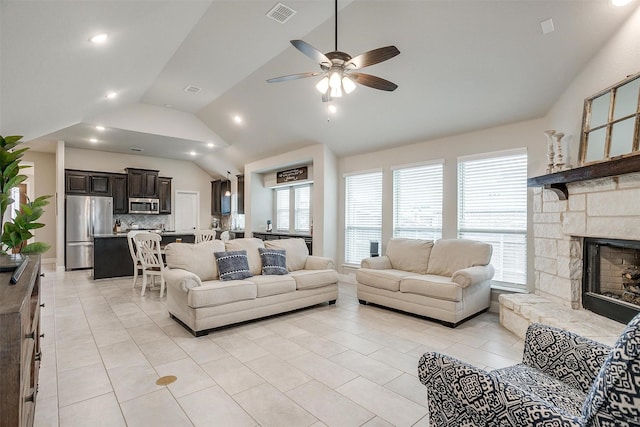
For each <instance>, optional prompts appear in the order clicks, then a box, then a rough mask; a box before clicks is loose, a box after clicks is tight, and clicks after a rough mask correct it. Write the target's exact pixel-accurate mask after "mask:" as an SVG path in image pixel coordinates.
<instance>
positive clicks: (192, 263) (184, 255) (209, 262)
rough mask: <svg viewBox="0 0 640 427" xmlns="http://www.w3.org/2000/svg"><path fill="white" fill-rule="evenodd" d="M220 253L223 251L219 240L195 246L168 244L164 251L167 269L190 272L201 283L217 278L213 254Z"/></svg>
mask: <svg viewBox="0 0 640 427" xmlns="http://www.w3.org/2000/svg"><path fill="white" fill-rule="evenodd" d="M222 251H224V243H223V242H222V241H220V240H212V241H210V242H203V243H198V244H197V245H194V244H191V243H170V244H168V245H167V246H166V247H165V249H164V253H165V258H166V261H167V267H169V268H181V269H183V270H187V271H190V272H192V273H194V274H195V275H196V276H198V277H199V278H200V280H202V281H205V280H214V279H217V278H218V266H217V264H216V259H215V256H214V255H213V253H214V252H222Z"/></svg>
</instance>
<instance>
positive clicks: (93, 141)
mask: <svg viewBox="0 0 640 427" xmlns="http://www.w3.org/2000/svg"><path fill="white" fill-rule="evenodd" d="M89 142H92V143H94V144H95V143H96V142H98V140H97V139H96V138H89Z"/></svg>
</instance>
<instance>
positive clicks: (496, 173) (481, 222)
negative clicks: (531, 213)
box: [458, 148, 528, 289]
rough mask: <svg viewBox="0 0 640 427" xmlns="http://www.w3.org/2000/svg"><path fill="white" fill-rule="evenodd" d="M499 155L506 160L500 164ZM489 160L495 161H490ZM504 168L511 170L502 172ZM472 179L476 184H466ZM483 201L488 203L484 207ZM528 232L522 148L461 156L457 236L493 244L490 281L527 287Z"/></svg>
mask: <svg viewBox="0 0 640 427" xmlns="http://www.w3.org/2000/svg"><path fill="white" fill-rule="evenodd" d="M523 157H524V159H523ZM500 159H502V161H503V162H504V161H509V163H503V164H499V161H500ZM509 159H511V160H509ZM492 160H495V161H496V163H494V164H493V165H488V164H487V162H491V161H492ZM523 160H524V165H523V164H522V161H523ZM513 162H519V163H516V164H514V163H513ZM509 165H511V166H512V169H511V170H510V169H508V167H509ZM487 166H493V169H491V168H488V167H487ZM474 169H475V170H474ZM505 171H507V172H510V174H509V175H507V176H505V175H504V173H505ZM476 179H477V180H476ZM470 180H474V181H473V183H475V184H476V185H475V188H474V187H471V188H470V187H469V185H473V184H471V183H469V182H468V181H470ZM483 180H484V181H483ZM478 183H480V184H481V185H477V184H478ZM470 192H472V193H471V195H470V194H469V193H470ZM483 200H491V203H487V204H486V205H483V204H482V203H483ZM467 206H468V207H467ZM474 216H475V218H476V219H475V220H474ZM527 232H528V230H527V150H526V148H522V149H515V150H505V151H498V152H491V153H484V154H479V155H474V156H464V157H459V158H458V238H469V239H473V240H480V241H485V242H487V243H491V244H492V246H493V255H492V258H491V264H492V265H493V266H494V267H495V269H496V275H495V276H494V279H493V280H494V282H499V284H500V285H502V286H505V287H508V288H516V289H525V288H526V283H527Z"/></svg>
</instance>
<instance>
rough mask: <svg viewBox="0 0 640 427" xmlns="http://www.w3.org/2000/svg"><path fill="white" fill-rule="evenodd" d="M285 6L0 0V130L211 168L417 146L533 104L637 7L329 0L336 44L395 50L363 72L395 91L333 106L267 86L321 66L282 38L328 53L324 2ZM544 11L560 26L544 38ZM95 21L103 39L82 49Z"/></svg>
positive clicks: (568, 0)
mask: <svg viewBox="0 0 640 427" xmlns="http://www.w3.org/2000/svg"><path fill="white" fill-rule="evenodd" d="M282 2H283V3H284V4H286V5H287V6H289V7H290V8H292V9H293V10H295V11H296V13H295V15H293V16H292V17H291V18H290V19H289V20H288V21H287V22H286V23H284V24H281V23H279V22H276V21H274V20H272V19H270V18H268V17H266V16H265V14H266V13H267V12H268V11H269V10H270V9H271V8H272V7H273V6H274V5H275V4H276V3H277V1H276V0H254V1H251V0H245V1H238V0H214V1H200V0H161V1H150V0H145V1H129V0H124V1H99V0H92V1H88V0H85V1H73V0H66V1H56V0H45V1H20V0H15V1H8V0H3V1H2V2H1V3H0V25H1V26H0V61H1V63H0V99H1V101H0V102H1V104H0V130H1V132H2V134H5V135H6V134H22V135H25V138H26V140H28V141H30V145H31V146H32V148H33V149H34V150H43V151H46V150H49V149H50V147H51V146H52V143H53V142H55V141H57V140H64V141H66V143H67V145H68V146H70V147H79V148H87V149H95V150H103V151H114V152H121V153H128V154H133V153H136V152H132V151H131V149H132V148H137V149H142V150H143V151H142V152H141V154H142V155H149V156H158V157H167V158H175V159H185V160H193V161H194V162H195V163H197V164H198V165H199V166H200V167H202V168H203V169H204V170H206V171H208V172H209V173H210V174H211V175H214V176H215V175H224V173H225V171H226V170H228V169H235V170H242V165H244V164H245V163H247V162H250V161H254V160H257V159H259V158H262V157H264V156H269V155H273V154H278V153H282V152H285V151H288V150H291V149H294V148H299V147H301V146H305V145H308V144H311V143H322V144H326V145H327V146H329V147H330V148H331V150H332V151H333V152H335V153H336V155H338V156H344V155H350V154H355V153H360V152H366V151H371V150H376V149H381V148H385V147H391V146H397V145H403V144H407V143H412V142H418V141H426V140H429V139H433V138H436V137H441V136H445V135H451V134H456V133H462V132H468V131H473V130H476V129H483V128H488V127H492V126H496V125H501V124H505V123H510V122H515V121H519V120H525V119H530V118H536V117H540V116H542V115H544V114H545V113H546V112H547V111H548V109H549V108H550V107H551V106H552V105H553V103H554V101H555V100H556V99H557V98H558V96H559V95H560V94H561V92H562V91H563V89H564V88H565V87H567V85H568V84H569V83H570V82H571V80H572V79H573V78H574V77H575V76H576V74H577V73H578V72H579V70H580V69H581V68H582V67H583V66H584V65H585V64H586V62H587V61H588V60H589V59H590V58H591V57H592V56H593V55H594V54H595V53H596V52H597V51H598V50H599V49H600V48H601V47H602V46H603V45H604V43H605V42H606V41H607V40H608V39H609V38H610V37H611V36H612V35H613V34H614V33H615V32H616V30H617V29H618V28H619V27H620V25H621V24H622V23H623V22H624V20H625V19H626V18H627V17H628V16H629V14H630V13H631V11H632V10H633V9H634V8H636V7H637V4H635V3H632V4H631V5H629V6H627V7H623V8H614V7H612V6H610V5H609V3H608V2H607V0H564V1H542V0H510V1H509V0H507V1H505V0H498V1H493V0H486V1H477V0H446V1H445V0H442V1H437V0H432V1H427V0H425V1H420V0H406V1H405V0H390V1H383V0H380V1H372V0H353V1H349V0H339V3H338V4H339V14H338V30H339V46H338V47H339V50H341V51H344V52H347V53H350V54H351V55H352V56H355V55H356V54H358V53H362V52H365V51H368V50H371V49H374V48H378V47H381V46H387V45H395V46H397V47H398V49H399V50H400V52H401V53H400V55H399V56H397V57H395V58H393V59H391V60H389V61H386V62H384V63H381V64H377V65H373V66H371V67H369V68H366V69H365V70H363V71H365V72H367V73H371V74H374V75H377V76H380V77H383V78H385V79H388V80H391V81H393V82H395V83H396V84H398V86H399V88H398V89H397V90H396V91H394V92H383V91H378V90H374V89H371V88H368V87H364V86H359V87H358V88H357V89H356V91H355V92H353V93H351V94H349V95H347V96H344V97H342V98H340V99H337V100H335V102H334V104H335V105H336V107H337V112H336V113H330V112H328V110H327V104H326V103H323V102H321V97H320V95H319V94H318V93H317V91H316V90H315V87H314V86H315V84H316V82H317V81H318V80H319V77H313V78H308V79H301V80H295V81H289V82H282V83H275V84H269V83H266V79H268V78H271V77H276V76H281V75H286V74H293V73H298V72H305V71H319V67H318V65H317V64H316V63H314V62H313V61H312V60H311V59H309V58H308V57H306V56H304V55H302V54H301V53H300V52H299V51H297V50H296V49H295V48H293V47H292V46H291V44H290V43H289V41H290V40H292V39H303V40H305V41H306V42H308V43H310V44H312V45H313V46H315V47H317V48H318V49H319V50H320V51H322V52H329V51H332V50H333V44H334V23H333V17H334V14H333V2H332V1H331V0H314V1H310V0H302V1H290V0H283V1H282ZM549 18H552V19H553V25H554V28H555V31H553V32H551V33H548V34H543V32H542V30H541V22H543V21H545V20H547V19H549ZM100 32H106V33H108V34H109V40H108V42H107V43H105V44H103V45H93V44H91V43H90V42H89V41H88V39H89V37H91V36H92V35H94V34H97V33H100ZM636 71H637V70H630V73H631V72H636ZM621 77H623V76H621ZM189 85H191V86H194V87H197V88H200V89H201V90H200V91H199V92H198V93H197V94H195V93H192V92H189V91H185V90H184V89H185V88H186V87H187V86H189ZM109 91H115V92H117V94H118V96H117V97H116V98H115V99H107V98H106V97H105V94H106V93H107V92H109ZM236 115H239V116H241V117H242V119H243V121H242V123H240V124H238V123H236V122H235V121H234V120H233V118H234V116H236ZM98 124H101V125H103V126H105V127H106V128H107V129H106V130H105V131H102V132H99V131H96V129H95V125H98ZM91 138H95V139H96V140H97V142H90V139H91ZM210 145H213V147H211V146H210ZM190 152H193V153H196V154H195V155H193V154H190Z"/></svg>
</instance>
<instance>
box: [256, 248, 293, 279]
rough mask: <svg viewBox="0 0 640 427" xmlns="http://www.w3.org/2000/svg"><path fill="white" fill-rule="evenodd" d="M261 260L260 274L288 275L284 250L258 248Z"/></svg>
mask: <svg viewBox="0 0 640 427" xmlns="http://www.w3.org/2000/svg"><path fill="white" fill-rule="evenodd" d="M258 253H259V254H260V259H261V260H262V274H264V275H283V274H288V273H289V271H288V270H287V251H285V250H284V249H272V248H258Z"/></svg>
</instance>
